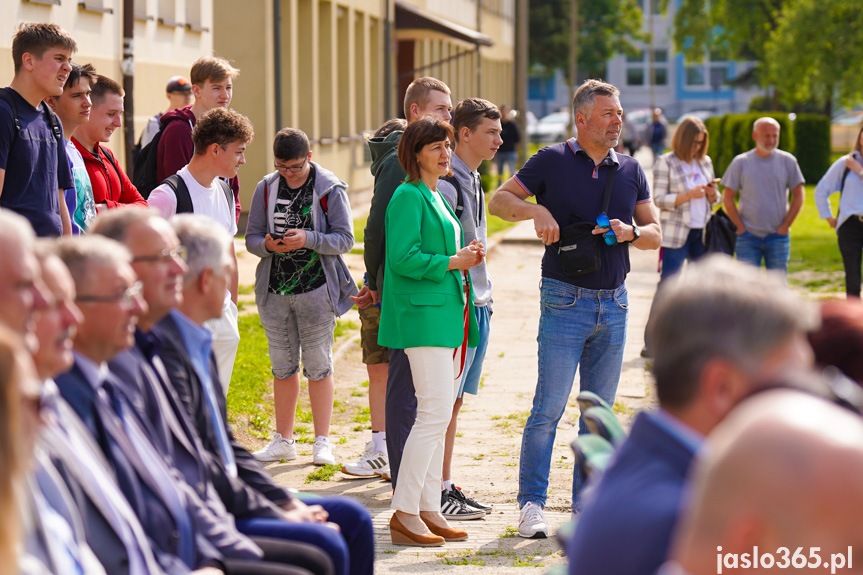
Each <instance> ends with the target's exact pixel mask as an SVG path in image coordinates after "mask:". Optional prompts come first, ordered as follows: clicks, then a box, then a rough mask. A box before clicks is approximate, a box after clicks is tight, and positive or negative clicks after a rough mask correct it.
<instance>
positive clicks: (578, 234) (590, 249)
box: [557, 222, 604, 277]
mask: <svg viewBox="0 0 863 575" xmlns="http://www.w3.org/2000/svg"><path fill="white" fill-rule="evenodd" d="M595 227H596V226H595V224H592V223H590V222H578V223H575V224H570V225H568V226H566V227H565V228H561V229H560V241H559V242H558V244H557V255H558V258H559V259H560V266H561V268H563V273H565V274H566V275H568V276H570V277H578V276H582V275H584V274H589V273H592V272H595V271H596V270H598V269H599V268H600V267H602V260H601V259H600V255H601V253H602V252H601V250H602V246H603V245H604V241H603V239H602V234H597V235H594V234H592V233H591V232H592V231H593V229H594V228H595Z"/></svg>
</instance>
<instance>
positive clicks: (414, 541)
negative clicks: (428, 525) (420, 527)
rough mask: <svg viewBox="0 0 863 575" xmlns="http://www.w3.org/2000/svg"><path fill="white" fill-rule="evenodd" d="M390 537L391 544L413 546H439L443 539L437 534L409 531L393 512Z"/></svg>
mask: <svg viewBox="0 0 863 575" xmlns="http://www.w3.org/2000/svg"><path fill="white" fill-rule="evenodd" d="M432 531H434V529H432ZM453 531H454V530H453ZM465 536H467V533H465ZM390 537H391V538H392V541H393V545H412V546H414V547H440V546H441V545H443V544H444V541H445V539H444V538H443V537H441V536H438V535H422V534H420V533H414V532H413V531H410V530H409V529H408V528H407V527H405V526H404V525H402V522H401V521H399V518H398V517H397V516H396V514H395V513H393V516H392V518H391V519H390Z"/></svg>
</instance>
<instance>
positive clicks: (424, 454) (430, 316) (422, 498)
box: [378, 117, 485, 546]
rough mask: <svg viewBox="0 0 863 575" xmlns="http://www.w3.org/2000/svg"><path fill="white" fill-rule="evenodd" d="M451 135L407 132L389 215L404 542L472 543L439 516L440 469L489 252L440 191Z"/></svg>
mask: <svg viewBox="0 0 863 575" xmlns="http://www.w3.org/2000/svg"><path fill="white" fill-rule="evenodd" d="M452 138H453V130H452V127H451V126H450V125H449V124H448V123H446V122H444V121H443V120H440V119H437V118H432V117H424V118H420V119H419V120H416V121H414V122H412V123H411V124H410V125H409V126H408V127H407V129H406V130H405V133H404V134H403V135H402V137H401V140H400V141H399V149H398V154H399V163H401V165H402V168H404V170H405V172H406V173H407V181H406V182H405V183H404V184H402V185H401V186H399V187H398V188H397V189H396V191H395V194H393V197H392V199H391V200H390V202H389V205H388V206H387V213H386V223H385V230H386V255H385V262H384V287H383V289H384V294H383V298H382V299H381V301H382V307H381V323H380V330H379V333H378V342H379V343H380V344H381V345H383V346H386V347H391V348H399V349H404V350H405V355H407V356H408V361H409V362H410V366H411V372H412V374H413V383H414V391H415V393H416V397H417V418H416V422H415V423H414V425H413V428H412V429H411V432H410V435H409V436H408V439H407V441H406V442H405V447H404V454H403V455H402V461H401V465H400V467H399V481H398V483H397V484H396V489H395V493H394V494H393V500H392V508H393V509H395V513H394V514H393V517H392V519H391V520H390V535H391V537H392V541H393V543H396V544H402V545H419V546H436V545H443V543H444V541H445V540H462V539H467V532H466V531H462V530H458V529H452V528H451V527H450V526H449V524H448V523H447V521H446V519H444V517H443V515H441V513H440V490H441V469H442V466H443V449H444V436H445V434H446V429H447V426H448V425H449V422H450V418H451V416H452V406H453V402H454V401H455V397H456V392H457V388H458V385H457V381H458V378H459V377H460V376H461V367H462V366H463V365H464V350H465V348H466V347H467V346H471V347H472V346H476V342H477V339H478V331H477V327H476V319H475V316H474V312H473V294H472V290H471V286H470V274H468V273H467V270H469V269H470V268H472V267H473V266H475V265H477V264H479V263H480V262H481V261H482V260H483V258H484V257H485V248H484V246H483V245H482V244H481V243H478V242H475V241H474V242H471V244H470V245H468V246H465V245H464V234H463V233H462V229H461V224H459V221H458V218H456V216H455V214H454V213H453V212H452V210H451V209H450V207H449V205H448V204H447V202H446V200H444V199H443V197H442V196H441V195H440V194H439V193H438V191H437V181H438V178H439V177H440V176H445V175H447V174H448V173H449V167H450V163H449V162H450V155H451V151H450V141H451V140H452Z"/></svg>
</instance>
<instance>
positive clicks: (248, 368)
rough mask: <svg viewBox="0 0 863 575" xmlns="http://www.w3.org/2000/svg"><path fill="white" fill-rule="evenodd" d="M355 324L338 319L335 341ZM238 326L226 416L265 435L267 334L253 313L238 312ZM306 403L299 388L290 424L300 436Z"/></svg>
mask: <svg viewBox="0 0 863 575" xmlns="http://www.w3.org/2000/svg"><path fill="white" fill-rule="evenodd" d="M359 327H360V326H359V325H358V324H356V323H355V322H353V321H349V320H341V319H340V320H338V321H337V322H336V329H335V332H334V335H335V338H336V345H338V343H339V338H340V337H342V336H344V335H349V334H351V333H353V332H355V331H357V330H358V329H359ZM239 328H240V341H241V344H240V348H239V350H238V351H237V359H236V361H235V362H234V373H233V376H232V377H231V386H230V387H229V388H228V419H230V420H231V421H232V422H233V423H234V424H235V425H236V426H238V427H240V428H244V429H245V430H246V431H247V432H248V433H249V434H251V435H254V436H256V437H261V438H269V436H270V419H271V417H272V416H273V406H272V403H271V402H270V401H268V400H265V399H264V396H265V395H269V394H271V393H272V384H271V382H272V379H273V374H272V371H270V355H269V350H268V348H267V336H266V335H265V334H264V328H263V327H261V323H260V317H259V316H258V314H256V313H255V314H249V315H241V316H240V317H239ZM307 385H308V384H307V383H306V381H305V380H304V379H302V378H301V380H300V388H301V389H306V387H307ZM308 403H309V400H308V394H307V393H306V394H304V393H302V392H301V393H300V400H299V401H298V402H297V418H296V421H297V425H295V426H294V430H295V432H296V434H297V436H300V437H301V436H302V435H303V434H304V433H307V432H309V429H308V426H303V425H300V424H301V423H303V422H309V421H311V412H310V408H309V404H308ZM301 442H302V441H301Z"/></svg>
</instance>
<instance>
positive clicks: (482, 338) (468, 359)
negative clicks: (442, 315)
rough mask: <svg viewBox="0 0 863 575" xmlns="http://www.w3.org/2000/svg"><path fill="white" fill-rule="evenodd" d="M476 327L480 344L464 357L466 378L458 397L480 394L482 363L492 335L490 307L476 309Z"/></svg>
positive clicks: (470, 348)
mask: <svg viewBox="0 0 863 575" xmlns="http://www.w3.org/2000/svg"><path fill="white" fill-rule="evenodd" d="M473 310H474V315H475V316H476V325H477V328H479V342H478V343H477V344H476V347H469V348H467V353H466V354H465V357H464V376H463V377H462V378H461V382H460V386H459V389H458V394H457V397H461V396H462V394H464V393H470V394H472V395H476V394H477V393H479V380H480V379H482V362H483V360H484V359H485V352H486V351H487V350H488V337H489V335H490V333H491V325H490V323H491V310H489V308H488V306H487V305H486V306H482V307H474V308H473Z"/></svg>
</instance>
